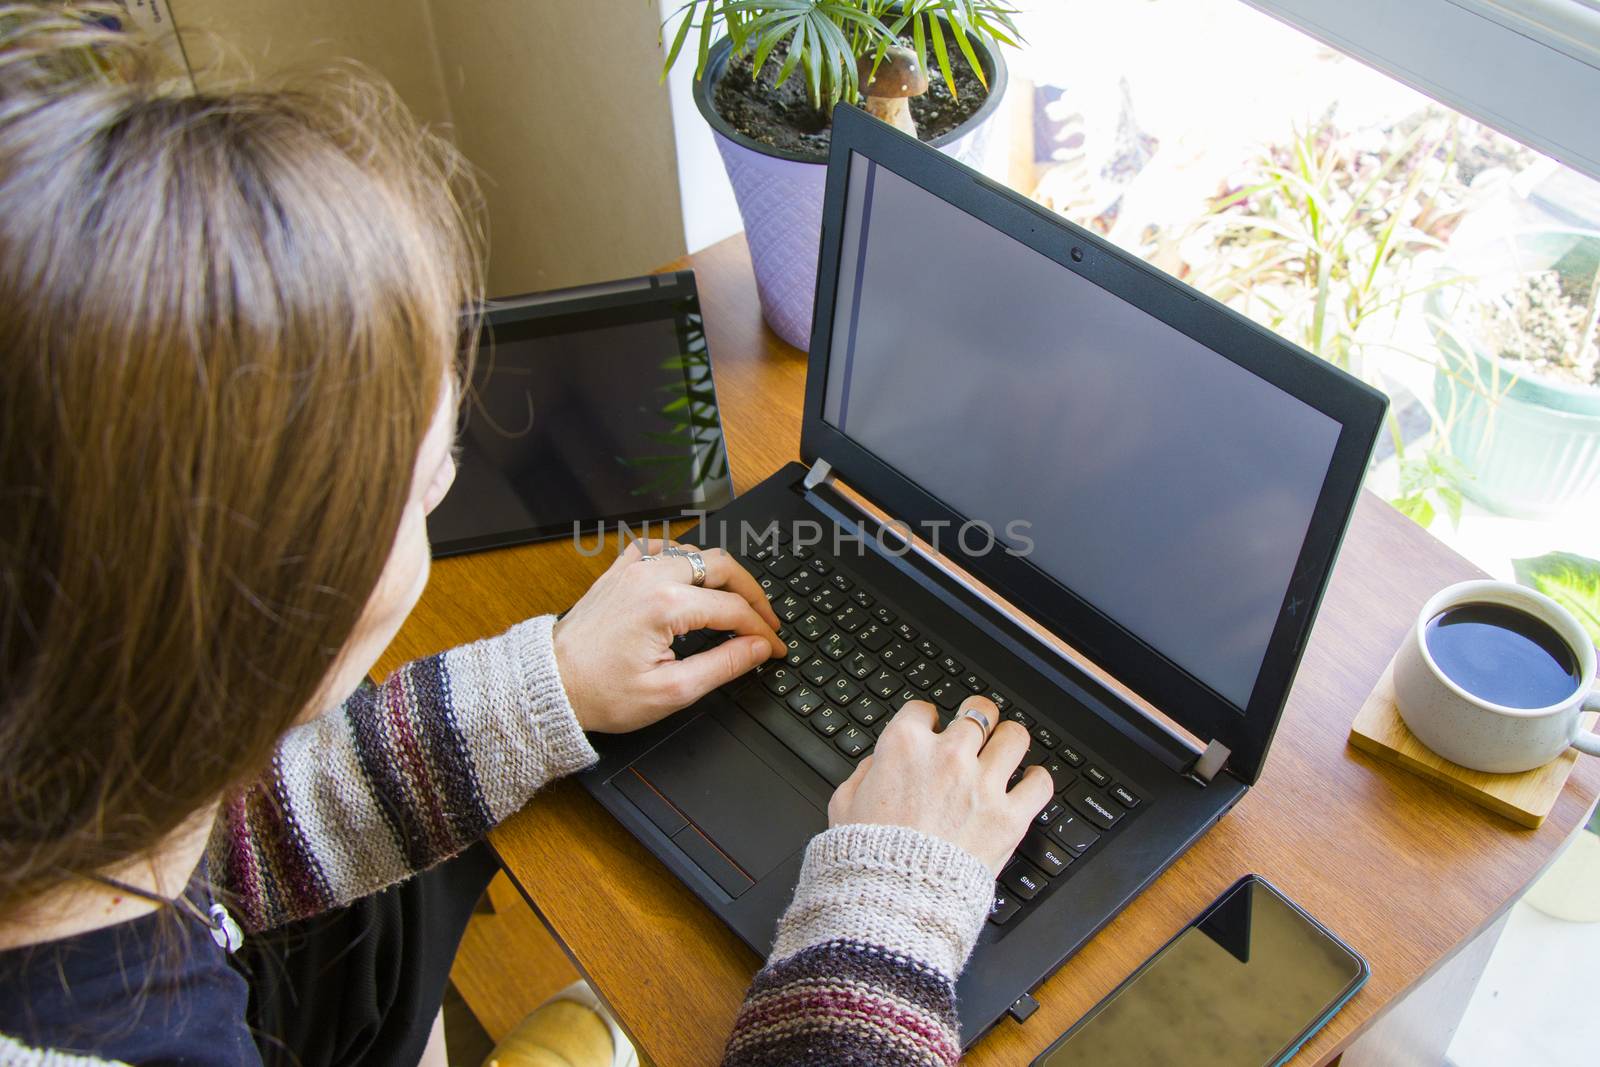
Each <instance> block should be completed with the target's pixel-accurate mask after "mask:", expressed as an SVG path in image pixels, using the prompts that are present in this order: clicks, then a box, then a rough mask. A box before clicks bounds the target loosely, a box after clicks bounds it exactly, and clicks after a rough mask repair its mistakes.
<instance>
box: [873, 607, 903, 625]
mask: <svg viewBox="0 0 1600 1067" xmlns="http://www.w3.org/2000/svg"><path fill="white" fill-rule="evenodd" d="M872 615H873V618H875V619H877V620H878V621H879V622H881V623H883V624H884V625H885V626H893V625H894V622H895V620H896V619H898V618H899V617H900V616H898V615H896V614H895V613H894V612H892V611H890V610H889V605H887V604H879V605H878V606H877V607H875V608H873V609H872Z"/></svg>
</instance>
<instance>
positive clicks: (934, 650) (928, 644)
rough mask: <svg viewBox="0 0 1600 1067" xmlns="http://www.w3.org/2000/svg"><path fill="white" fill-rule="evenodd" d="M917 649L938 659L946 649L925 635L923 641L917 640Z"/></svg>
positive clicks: (927, 655)
mask: <svg viewBox="0 0 1600 1067" xmlns="http://www.w3.org/2000/svg"><path fill="white" fill-rule="evenodd" d="M917 651H918V652H921V653H922V654H923V656H925V657H926V658H928V659H938V658H939V656H940V655H942V654H943V652H944V649H942V648H940V647H939V646H938V645H936V644H934V643H933V642H932V641H929V640H928V639H927V638H926V637H924V638H923V639H922V640H921V641H918V642H917Z"/></svg>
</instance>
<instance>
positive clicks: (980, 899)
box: [0, 616, 994, 1067]
mask: <svg viewBox="0 0 1600 1067" xmlns="http://www.w3.org/2000/svg"><path fill="white" fill-rule="evenodd" d="M553 624H554V619H553V618H552V617H549V616H545V617H541V618H537V619H532V620H529V621H528V622H525V623H522V624H521V625H519V626H516V627H513V628H512V629H511V630H509V631H508V632H506V633H505V634H502V635H501V636H499V637H495V638H490V639H488V640H485V641H479V642H476V643H475V644H471V645H466V646H463V647H461V648H457V649H453V650H451V651H449V652H445V653H442V654H440V655H437V656H433V657H429V658H427V659H422V660H418V661H416V662H414V663H410V664H407V665H406V666H404V667H402V668H401V669H400V670H398V671H396V672H395V673H394V675H392V676H391V677H390V678H389V679H388V680H387V681H385V682H384V683H383V684H382V685H381V686H378V687H377V688H375V689H366V690H363V691H362V692H359V693H357V694H356V695H355V696H353V697H351V698H350V699H349V700H348V701H347V702H346V703H345V704H344V706H343V707H342V708H341V709H340V711H339V712H337V713H335V714H330V715H326V716H323V717H322V718H320V719H317V720H314V721H312V722H309V723H306V724H304V725H302V726H300V727H297V728H296V729H294V730H293V731H291V732H290V733H289V734H288V735H287V736H286V737H285V738H284V741H283V743H282V744H281V746H280V747H279V749H278V752H277V753H276V756H275V758H274V759H273V762H272V766H271V768H270V770H269V772H268V773H267V774H266V775H265V776H264V777H263V779H262V780H261V781H259V782H258V783H256V784H255V785H253V786H252V787H251V788H249V789H248V790H246V791H244V792H243V793H241V794H240V795H238V796H236V797H233V798H231V799H230V800H229V801H228V802H227V803H226V804H225V805H224V806H223V811H222V816H221V818H220V820H219V821H218V824H217V827H216V830H215V831H214V833H213V836H212V841H211V846H210V851H209V859H210V869H211V871H212V874H213V877H214V878H215V879H217V881H219V882H220V883H221V884H220V888H221V889H222V890H223V891H224V892H225V893H227V894H229V895H230V897H231V903H232V904H233V905H234V907H235V913H236V914H237V915H238V916H239V918H240V919H241V921H242V922H243V923H244V925H246V927H247V928H249V929H254V930H260V929H265V928H269V927H273V926H277V925H280V924H282V923H286V922H290V921H293V920H296V919H301V918H305V917H308V916H311V915H314V914H316V913H318V912H321V911H325V910H327V909H329V908H332V907H336V906H338V905H340V904H343V903H346V902H348V901H350V900H354V899H355V898H357V897H361V896H365V895H366V894H369V893H373V892H376V891H378V890H380V889H382V888H384V887H386V886H388V885H391V884H393V883H395V882H398V881H400V880H401V879H404V878H405V877H407V876H408V875H410V874H412V873H414V872H416V871H418V870H421V869H423V868H426V867H428V866H431V865H433V864H435V863H438V862H440V861H442V860H444V859H446V858H448V857H450V856H452V855H454V854H455V853H456V852H459V851H460V850H461V849H463V848H465V847H466V846H467V845H469V844H471V843H472V842H474V841H476V840H477V839H478V838H480V837H482V836H483V834H484V833H485V832H486V831H488V830H489V829H490V828H491V827H493V826H494V825H495V824H496V823H498V822H499V821H500V820H502V819H504V818H505V817H506V816H508V815H510V814H512V813H513V812H515V811H517V810H518V809H519V808H521V807H522V806H523V805H524V804H525V803H526V802H527V801H528V800H529V799H530V798H531V797H532V796H533V794H534V793H535V792H536V791H537V790H538V789H539V788H540V787H541V786H542V785H544V784H545V783H546V782H549V781H551V780H552V779H554V778H557V777H560V776H561V775H564V774H569V773H571V772H573V771H576V770H579V769H581V768H583V767H585V766H587V765H589V764H590V763H591V762H593V761H594V759H595V758H596V757H595V753H594V750H593V749H592V748H591V747H590V746H589V742H588V740H587V739H586V738H585V737H584V735H583V731H582V729H581V728H580V727H579V725H578V720H577V717H576V716H575V715H574V714H573V711H572V707H571V705H570V704H569V703H568V702H567V698H566V693H565V691H564V690H563V689H562V686H561V679H560V675H559V673H558V671H557V667H556V660H555V653H554V649H553V647H552V645H551V627H552V626H553ZM993 885H994V883H993V879H992V876H991V875H990V873H989V871H988V869H987V868H986V867H984V866H983V864H982V863H981V862H979V861H978V860H977V859H976V858H975V857H973V856H972V855H970V854H968V853H967V852H965V851H963V850H961V849H959V848H957V847H956V846H954V845H951V844H949V843H947V842H944V841H940V840H938V839H935V838H932V837H928V836H926V835H923V834H919V833H917V832H915V831H912V830H908V829H904V828H899V827H887V826H860V825H857V826H844V827H837V828H835V829H832V830H829V831H827V832H826V833H824V834H821V835H819V836H818V837H817V838H816V839H815V840H814V841H812V843H811V845H810V846H809V847H808V849H807V851H806V856H805V861H804V864H803V866H802V870H801V875H800V880H799V884H798V886H797V888H796V890H795V896H794V900H793V902H792V903H791V905H790V907H789V909H788V911H787V912H786V913H785V915H784V917H783V919H782V920H781V922H780V923H779V927H778V932H777V940H776V943H775V945H774V947H773V951H772V955H771V957H770V958H769V960H768V962H767V965H766V966H765V967H764V968H763V969H762V970H761V972H760V973H759V974H757V975H756V979H755V982H754V984H753V985H752V987H751V990H750V993H749V996H748V997H747V999H746V1000H745V1003H744V1005H743V1007H742V1008H741V1010H740V1012H739V1016H738V1019H737V1022H736V1023H735V1025H734V1032H733V1035H732V1037H731V1038H730V1040H729V1042H728V1047H727V1053H726V1057H725V1060H724V1063H725V1064H726V1065H727V1067H756V1065H778V1064H782V1065H788V1064H807V1065H819V1067H825V1065H828V1064H840V1065H844V1064H850V1065H864V1064H889V1063H893V1064H908V1065H911V1064H914V1065H924V1064H925V1065H930V1067H933V1065H945V1064H951V1063H954V1062H955V1061H956V1060H957V1059H958V1058H959V1057H960V1047H961V1046H960V1041H959V1038H958V1034H957V1029H956V1016H955V997H954V979H955V976H956V974H958V973H959V972H960V970H961V967H962V966H963V964H964V963H965V962H966V958H967V956H968V954H969V953H970V952H971V950H972V945H973V943H974V942H975V941H976V939H977V934H978V931H979V929H980V928H981V926H982V924H983V920H984V917H985V914H986V913H987V911H988V908H989V905H990V902H991V898H992V892H993ZM91 1062H93V1061H91V1060H85V1059H82V1058H80V1057H67V1056H62V1055H61V1054H60V1053H56V1052H51V1051H48V1050H40V1049H28V1048H24V1047H23V1046H21V1045H20V1044H18V1043H17V1042H15V1041H11V1040H9V1039H7V1038H5V1037H4V1035H0V1067H44V1065H47V1064H62V1065H66V1064H87V1063H91Z"/></svg>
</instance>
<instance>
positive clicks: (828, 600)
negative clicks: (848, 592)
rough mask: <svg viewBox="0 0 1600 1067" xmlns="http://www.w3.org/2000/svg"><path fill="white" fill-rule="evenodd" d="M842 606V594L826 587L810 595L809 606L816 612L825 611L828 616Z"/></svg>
mask: <svg viewBox="0 0 1600 1067" xmlns="http://www.w3.org/2000/svg"><path fill="white" fill-rule="evenodd" d="M843 605H844V594H843V593H841V592H839V590H837V589H833V588H830V587H828V586H826V585H825V586H823V587H822V588H821V589H818V590H817V591H816V592H815V593H812V594H811V606H812V607H814V608H816V609H817V610H818V611H825V612H827V613H828V614H829V615H832V614H833V613H834V612H836V611H838V610H839V608H840V607H842V606H843Z"/></svg>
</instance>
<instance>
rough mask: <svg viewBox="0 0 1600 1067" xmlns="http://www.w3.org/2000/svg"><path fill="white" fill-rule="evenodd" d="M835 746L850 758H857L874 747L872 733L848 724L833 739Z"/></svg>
mask: <svg viewBox="0 0 1600 1067" xmlns="http://www.w3.org/2000/svg"><path fill="white" fill-rule="evenodd" d="M833 747H834V748H837V749H838V750H839V751H840V752H843V753H844V754H845V755H846V756H848V757H849V758H850V759H855V758H856V757H857V756H860V755H861V754H863V753H864V752H866V751H867V749H869V748H871V747H872V735H871V734H869V733H867V732H866V731H864V730H858V729H856V728H855V727H854V726H846V727H845V728H844V729H843V730H840V731H839V734H838V736H837V737H835V738H834V739H833Z"/></svg>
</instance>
